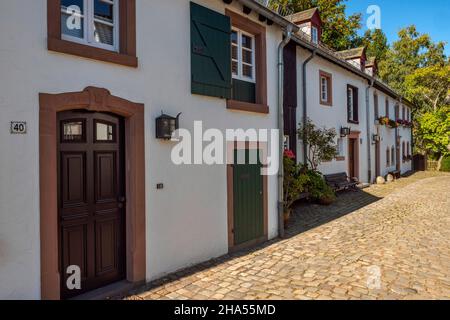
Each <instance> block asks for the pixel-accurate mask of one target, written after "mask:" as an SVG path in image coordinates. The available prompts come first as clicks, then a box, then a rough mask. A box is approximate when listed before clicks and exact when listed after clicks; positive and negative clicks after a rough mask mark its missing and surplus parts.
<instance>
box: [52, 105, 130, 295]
mask: <svg viewBox="0 0 450 320" xmlns="http://www.w3.org/2000/svg"><path fill="white" fill-rule="evenodd" d="M58 124H59V125H58V215H59V229H60V232H59V254H60V274H61V294H62V298H71V297H74V296H77V295H79V294H82V293H85V292H87V291H91V290H93V289H97V288H99V287H103V286H105V285H108V284H111V283H113V282H116V281H119V280H122V279H124V277H125V252H124V250H125V190H124V181H125V180H124V179H125V177H124V137H123V129H124V128H123V119H121V118H119V117H116V116H113V115H109V114H103V113H88V112H77V111H70V112H63V113H59V114H58ZM69 266H78V267H80V269H81V289H80V290H78V289H75V290H69V289H68V288H67V285H66V282H67V278H68V276H70V275H68V274H67V268H68V267H69Z"/></svg>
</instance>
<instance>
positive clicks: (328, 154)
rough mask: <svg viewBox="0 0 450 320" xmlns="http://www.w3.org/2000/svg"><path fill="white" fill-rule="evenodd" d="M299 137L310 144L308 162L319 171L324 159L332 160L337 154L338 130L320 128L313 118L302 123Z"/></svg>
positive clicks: (313, 168)
mask: <svg viewBox="0 0 450 320" xmlns="http://www.w3.org/2000/svg"><path fill="white" fill-rule="evenodd" d="M297 132H298V137H299V139H300V140H302V141H303V142H306V144H307V145H308V162H309V165H310V166H311V169H312V170H314V171H317V168H318V167H319V165H320V164H321V163H322V162H324V161H331V160H333V159H334V157H336V155H337V146H336V143H335V139H336V136H337V133H336V130H335V129H334V128H333V129H327V128H318V127H317V126H316V125H315V124H314V123H313V122H312V121H311V119H308V120H307V122H306V125H303V124H300V127H299V129H298V131H297Z"/></svg>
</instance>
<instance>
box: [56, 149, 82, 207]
mask: <svg viewBox="0 0 450 320" xmlns="http://www.w3.org/2000/svg"><path fill="white" fill-rule="evenodd" d="M61 166H62V172H63V177H65V179H63V180H62V182H63V184H62V192H61V194H62V204H63V207H68V206H73V205H82V204H86V153H85V152H79V153H74V152H61Z"/></svg>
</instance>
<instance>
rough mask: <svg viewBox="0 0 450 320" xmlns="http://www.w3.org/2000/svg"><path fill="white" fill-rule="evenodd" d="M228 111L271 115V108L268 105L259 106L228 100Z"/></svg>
mask: <svg viewBox="0 0 450 320" xmlns="http://www.w3.org/2000/svg"><path fill="white" fill-rule="evenodd" d="M227 109H230V110H239V111H247V112H254V113H262V114H268V113H269V106H267V105H264V104H257V103H248V102H242V101H236V100H227Z"/></svg>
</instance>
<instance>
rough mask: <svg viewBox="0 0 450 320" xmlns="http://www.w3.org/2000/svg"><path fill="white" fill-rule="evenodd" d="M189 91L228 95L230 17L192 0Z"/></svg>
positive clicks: (229, 85) (229, 79) (207, 94)
mask: <svg viewBox="0 0 450 320" xmlns="http://www.w3.org/2000/svg"><path fill="white" fill-rule="evenodd" d="M191 74H192V83H191V91H192V93H193V94H200V95H205V96H211V97H219V98H225V99H230V98H231V21H230V18H229V17H227V16H225V15H222V14H220V13H217V12H215V11H212V10H209V9H207V8H205V7H202V6H200V5H198V4H195V3H193V2H191Z"/></svg>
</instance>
